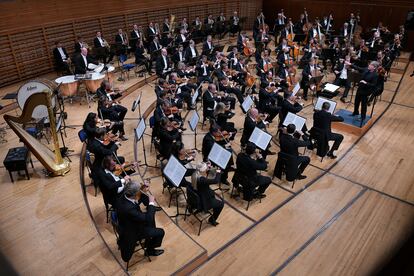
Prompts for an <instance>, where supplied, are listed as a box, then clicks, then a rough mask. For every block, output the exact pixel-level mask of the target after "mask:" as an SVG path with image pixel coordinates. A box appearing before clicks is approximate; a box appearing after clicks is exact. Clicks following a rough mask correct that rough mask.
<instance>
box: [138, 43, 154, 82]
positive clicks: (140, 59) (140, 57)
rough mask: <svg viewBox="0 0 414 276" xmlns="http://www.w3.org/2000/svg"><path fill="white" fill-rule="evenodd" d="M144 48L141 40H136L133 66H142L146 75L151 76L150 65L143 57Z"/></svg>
mask: <svg viewBox="0 0 414 276" xmlns="http://www.w3.org/2000/svg"><path fill="white" fill-rule="evenodd" d="M144 53H145V47H144V44H143V42H142V40H141V39H138V40H137V44H136V45H135V64H137V65H141V64H144V65H145V68H146V69H147V72H148V74H150V75H152V73H153V71H152V70H151V67H152V64H151V61H150V60H149V59H148V58H147V57H146V56H145V55H144Z"/></svg>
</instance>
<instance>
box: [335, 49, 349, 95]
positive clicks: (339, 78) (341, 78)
mask: <svg viewBox="0 0 414 276" xmlns="http://www.w3.org/2000/svg"><path fill="white" fill-rule="evenodd" d="M350 65H351V63H350V57H349V56H346V57H345V59H344V58H340V59H339V62H337V63H336V65H335V67H334V69H333V71H334V73H335V82H334V84H335V85H338V86H344V87H345V90H344V93H343V94H342V97H341V102H343V103H345V102H346V97H347V96H348V92H349V89H351V82H350V81H349V79H348V74H349V72H350Z"/></svg>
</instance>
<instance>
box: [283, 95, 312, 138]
mask: <svg viewBox="0 0 414 276" xmlns="http://www.w3.org/2000/svg"><path fill="white" fill-rule="evenodd" d="M283 98H284V100H283V102H282V109H281V111H280V118H279V119H280V121H279V126H281V125H282V124H283V121H284V120H285V118H286V116H287V114H288V113H289V112H290V113H293V114H296V113H299V112H300V111H301V110H302V109H303V104H302V103H300V102H299V101H300V97H297V96H294V95H293V94H292V93H290V92H288V93H284V95H283ZM302 131H304V132H305V131H307V128H306V125H304V126H303V130H302Z"/></svg>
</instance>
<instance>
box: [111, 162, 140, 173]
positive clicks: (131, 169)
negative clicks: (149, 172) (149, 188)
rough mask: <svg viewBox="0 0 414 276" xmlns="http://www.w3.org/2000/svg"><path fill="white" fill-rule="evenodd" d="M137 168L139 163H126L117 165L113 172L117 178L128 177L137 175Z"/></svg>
mask: <svg viewBox="0 0 414 276" xmlns="http://www.w3.org/2000/svg"><path fill="white" fill-rule="evenodd" d="M136 167H137V163H135V162H134V163H128V162H125V163H124V164H123V165H120V164H116V165H115V170H114V172H113V174H114V175H116V176H126V175H131V174H133V173H135V168H136Z"/></svg>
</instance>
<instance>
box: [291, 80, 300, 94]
mask: <svg viewBox="0 0 414 276" xmlns="http://www.w3.org/2000/svg"><path fill="white" fill-rule="evenodd" d="M299 90H300V83H299V82H297V83H296V85H295V87H293V90H292V95H293V96H296V94H297V93H298V92H299Z"/></svg>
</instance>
